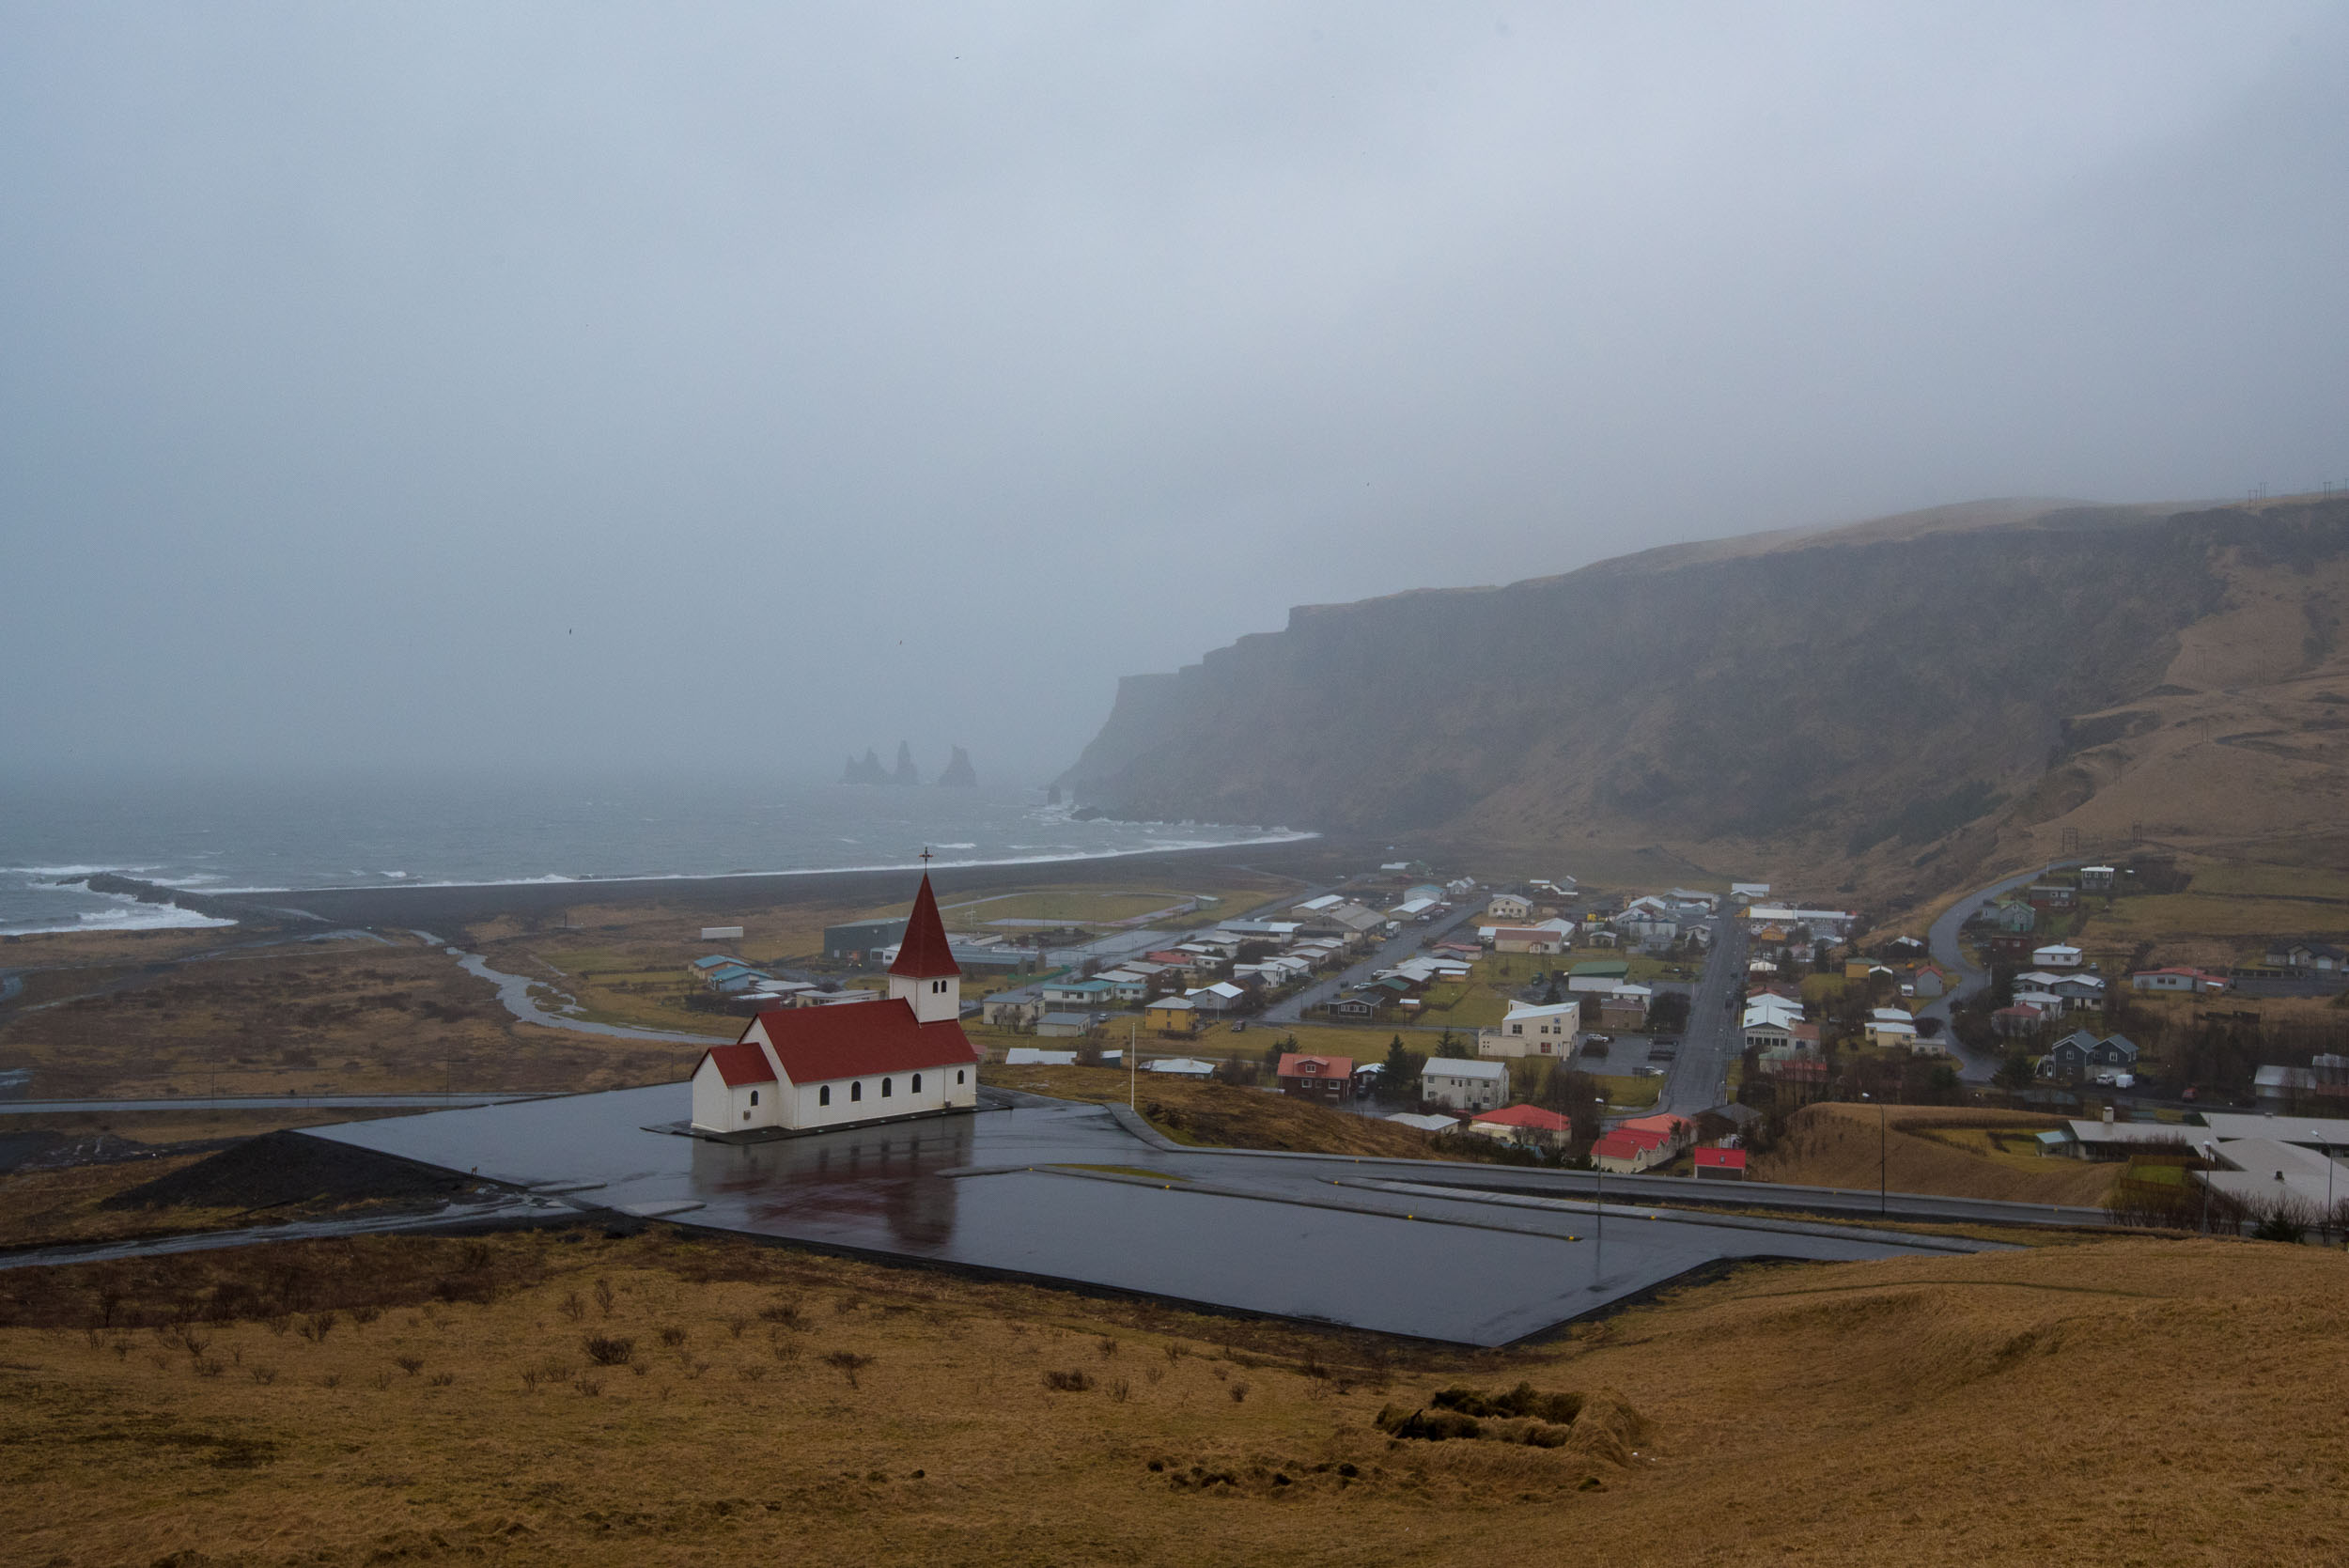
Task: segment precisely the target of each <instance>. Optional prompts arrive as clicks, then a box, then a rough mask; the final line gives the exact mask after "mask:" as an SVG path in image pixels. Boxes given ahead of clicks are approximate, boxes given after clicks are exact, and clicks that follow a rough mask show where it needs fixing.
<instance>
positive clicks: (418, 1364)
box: [392, 1356, 424, 1377]
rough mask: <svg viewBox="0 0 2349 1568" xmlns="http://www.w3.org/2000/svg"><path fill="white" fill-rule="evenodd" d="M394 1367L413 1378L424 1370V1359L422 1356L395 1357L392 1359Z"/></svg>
mask: <svg viewBox="0 0 2349 1568" xmlns="http://www.w3.org/2000/svg"><path fill="white" fill-rule="evenodd" d="M392 1365H394V1366H396V1367H397V1368H398V1369H399V1370H400V1371H402V1372H404V1373H406V1374H408V1375H409V1376H411V1377H413V1376H415V1375H416V1374H418V1373H420V1372H422V1371H423V1370H424V1358H423V1357H421V1356H395V1357H393V1358H392Z"/></svg>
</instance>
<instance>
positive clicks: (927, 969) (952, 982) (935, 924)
mask: <svg viewBox="0 0 2349 1568" xmlns="http://www.w3.org/2000/svg"><path fill="white" fill-rule="evenodd" d="M889 994H890V995H891V996H893V997H895V998H897V999H899V1000H901V1001H904V1002H906V1003H907V1005H909V1006H910V1007H911V1008H912V1009H913V1016H914V1017H916V1018H918V1019H920V1020H921V1021H922V1022H924V1023H944V1022H946V1021H948V1020H949V1019H952V1018H956V1017H960V1016H961V1013H962V967H961V966H960V965H959V964H957V963H956V962H955V952H954V948H953V947H952V946H951V945H950V944H949V943H948V942H947V940H946V923H945V922H944V921H943V920H941V919H940V918H939V913H938V895H937V894H936V893H932V892H931V891H930V877H929V873H928V872H924V873H923V874H922V887H921V890H920V891H919V892H917V893H915V894H914V895H913V913H912V914H910V915H909V916H908V917H907V918H906V934H905V939H904V940H903V941H901V942H899V943H898V944H897V961H896V962H895V963H894V964H892V965H890V966H889Z"/></svg>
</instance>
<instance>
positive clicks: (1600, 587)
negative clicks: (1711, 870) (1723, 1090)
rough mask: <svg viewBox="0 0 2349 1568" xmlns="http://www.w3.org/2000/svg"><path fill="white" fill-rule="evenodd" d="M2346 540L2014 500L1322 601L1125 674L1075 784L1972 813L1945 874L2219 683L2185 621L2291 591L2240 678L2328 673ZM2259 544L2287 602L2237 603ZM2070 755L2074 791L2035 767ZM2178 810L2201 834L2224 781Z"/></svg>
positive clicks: (1818, 858)
mask: <svg viewBox="0 0 2349 1568" xmlns="http://www.w3.org/2000/svg"><path fill="white" fill-rule="evenodd" d="M2345 552H2349V503H2344V502H2341V501H2333V500H2324V501H2311V502H2306V503H2279V504H2271V505H2265V506H2262V507H2225V508H2218V509H2212V510H2198V511H2187V512H2176V511H2172V510H2170V509H2169V508H2160V507H2140V506H2126V507H2123V506H2091V505H2046V504H2038V505H2022V504H2015V503H1998V504H1984V505H1980V506H1975V507H1958V508H1946V509H1942V510H1941V511H1938V512H1935V513H1930V514H1916V515H1912V516H1910V517H1907V518H1899V519H1887V520H1881V521H1878V522H1875V523H1870V524H1863V525H1860V526H1859V527H1856V528H1851V529H1843V530H1835V531H1829V532H1813V533H1806V534H1796V535H1788V536H1773V537H1770V538H1766V539H1757V540H1746V541H1737V540H1732V541H1723V542H1721V543H1719V544H1717V545H1712V546H1697V547H1676V548H1673V549H1668V550H1664V551H1652V552H1649V553H1648V554H1645V555H1639V556H1631V557H1626V558H1624V559H1621V560H1617V561H1610V562H1604V563H1601V564H1599V565H1596V566H1594V567H1586V568H1584V569H1582V570H1580V571H1577V572H1573V573H1570V574H1567V575H1564V576H1561V577H1552V578H1543V579H1538V580H1534V581H1530V582H1517V583H1512V584H1510V585H1508V586H1505V587H1498V588H1476V589H1456V590H1443V591H1433V592H1420V593H1406V594H1398V595H1395V596H1392V597H1390V598H1378V599H1371V600H1365V601H1362V602H1360V603H1355V604H1346V605H1316V606H1308V607H1303V608H1299V609H1298V610H1295V611H1293V612H1292V613H1291V614H1290V616H1289V623H1288V625H1287V627H1286V628H1285V629H1283V630H1281V631H1278V632H1269V633H1263V634H1259V635H1254V636H1249V637H1243V638H1241V639H1240V640H1239V641H1238V642H1237V643H1235V644H1232V645H1231V646H1229V647H1225V648H1220V649H1217V650H1216V651H1214V652H1212V653H1210V654H1208V655H1207V656H1206V658H1205V659H1203V660H1201V661H1200V662H1199V663H1197V664H1195V665H1190V666H1188V667H1186V668H1184V669H1182V670H1180V671H1178V672H1175V674H1172V675H1137V676H1131V677H1128V679H1126V680H1125V681H1124V682H1122V683H1121V685H1120V688H1119V692H1118V699H1117V704H1116V706H1115V708H1114V710H1113V711H1112V714H1111V716H1110V719H1109V721H1108V722H1107V723H1106V724H1105V725H1104V726H1103V728H1102V730H1101V732H1100V734H1099V735H1098V736H1097V737H1095V739H1094V740H1093V742H1092V743H1091V744H1090V745H1089V746H1087V747H1086V748H1085V751H1084V753H1083V754H1082V755H1081V757H1080V758H1079V760H1078V761H1077V763H1076V764H1075V766H1073V767H1072V768H1070V769H1069V770H1068V772H1067V773H1066V775H1065V777H1064V782H1065V783H1066V784H1069V785H1070V786H1072V787H1073V788H1074V790H1075V791H1076V793H1077V794H1078V796H1079V798H1080V799H1081V800H1083V801H1085V802H1087V803H1089V804H1093V805H1097V806H1100V807H1102V808H1103V809H1105V810H1107V811H1109V812H1112V813H1113V814H1116V815H1130V816H1135V817H1196V818H1202V819H1214V820H1225V821H1282V822H1286V823H1289V824H1291V825H1294V826H1307V827H1315V828H1321V829H1325V830H1333V831H1374V832H1378V833H1390V834H1392V833H1398V832H1411V831H1434V832H1438V833H1446V834H1451V835H1455V836H1459V837H1463V838H1470V839H1475V840H1480V841H1486V842H1493V843H1508V844H1570V843H1572V842H1575V841H1577V840H1586V839H1592V838H1597V839H1603V840H1609V841H1617V842H1629V841H1633V840H1655V841H1658V842H1663V843H1669V844H1672V845H1674V846H1680V847H1682V848H1683V849H1684V851H1685V852H1688V853H1690V854H1692V855H1694V856H1696V857H1697V858H1699V859H1703V858H1705V857H1707V856H1708V855H1709V856H1711V857H1712V858H1716V859H1718V858H1719V857H1721V856H1724V855H1734V856H1740V857H1745V858H1746V859H1747V860H1749V861H1750V859H1752V858H1753V857H1756V856H1759V857H1761V858H1762V859H1764V860H1765V861H1768V860H1776V861H1777V862H1779V863H1781V864H1789V865H1796V866H1799V867H1801V868H1802V869H1804V871H1805V872H1806V874H1808V875H1812V876H1819V875H1828V874H1835V868H1836V866H1837V863H1838V862H1844V861H1856V860H1862V859H1865V860H1868V861H1870V862H1871V863H1875V864H1877V865H1879V866H1881V865H1883V864H1886V863H1890V862H1894V861H1899V862H1918V861H1919V860H1920V859H1924V860H1927V861H1930V859H1931V858H1932V856H1931V855H1930V854H1929V853H1928V851H1929V849H1930V846H1936V845H1943V846H1944V847H1948V846H1947V845H1946V844H1945V841H1949V840H1951V839H1952V836H1953V835H1956V836H1961V837H1962V836H1963V835H1964V834H1965V833H1966V832H1967V831H1968V830H1969V829H1970V830H1971V831H1972V833H1973V837H1974V839H1975V841H1976V842H1974V843H1973V844H1972V845H1971V846H1970V847H1969V852H1968V853H1966V854H1960V855H1954V856H1950V857H1947V859H1948V860H1949V862H1950V864H1949V866H1948V869H1949V870H1950V871H1951V872H1952V874H1954V872H1955V871H1957V870H1959V869H1963V868H1965V867H1967V866H1969V865H1970V864H1971V863H1972V862H1973V861H1975V860H1979V859H1980V858H1981V856H1982V855H1983V854H1984V853H1987V852H1988V850H1989V849H1990V847H1991V845H1992V844H1993V843H1994V842H1995V841H1996V838H1997V835H1998V833H1999V832H2003V831H2007V830H2009V829H2020V830H2030V829H2031V828H2033V827H2034V826H2036V825H2037V823H2039V822H2042V821H2049V820H2052V819H2053V818H2054V817H2055V816H2058V815H2064V814H2066V813H2071V812H2074V811H2077V810H2078V809H2080V808H2081V807H2083V806H2085V805H2086V804H2087V803H2088V798H2089V797H2093V796H2095V795H2097V794H2098V793H2100V792H2101V791H2102V790H2103V789H2104V787H2105V786H2106V785H2108V784H2112V783H2113V782H2115V780H2117V778H2118V777H2119V774H2120V773H2121V772H2126V771H2128V770H2129V768H2128V758H2129V757H2130V756H2132V755H2135V754H2137V753H2131V752H2129V750H2128V748H2129V747H2130V746H2131V745H2135V746H2136V747H2137V752H2138V753H2145V754H2147V755H2150V754H2151V753H2149V752H2146V749H2145V747H2144V745H2143V741H2142V737H2145V736H2146V735H2147V734H2149V733H2150V732H2151V731H2152V730H2157V729H2160V728H2163V727H2165V721H2164V719H2163V715H2162V713H2161V712H2160V711H2158V709H2159V707H2160V705H2161V704H2163V703H2170V704H2175V703H2178V702H2180V701H2183V700H2184V699H2186V698H2193V697H2202V696H2207V695H2209V694H2210V688H2209V687H2208V686H2206V685H2203V684H2201V683H2199V682H2198V683H2197V684H2195V685H2193V686H2192V687H2191V688H2188V687H2186V686H2180V685H2177V684H2175V683H2174V682H2172V680H2171V678H2170V677H2171V675H2172V674H2173V672H2172V666H2173V665H2174V664H2176V663H2177V662H2178V661H2179V660H2180V659H2181V657H2182V656H2183V655H2184V654H2186V652H2188V651H2189V648H2188V644H2189V643H2192V644H2194V648H2193V650H2192V651H2194V652H2195V653H2196V656H2197V657H2201V656H2202V654H2203V653H2204V652H2206V651H2207V650H2205V649H2204V648H2203V647H2202V644H2211V643H2213V642H2214V639H2213V638H2212V637H2210V636H2204V637H2202V638H2201V639H2200V640H2199V641H2197V640H2195V639H2193V638H2190V637H2189V636H2188V633H2189V632H2191V631H2192V630H2193V629H2196V628H2197V627H2198V626H2201V627H2203V628H2205V629H2217V630H2219V631H2221V632H2223V633H2224V634H2223V635H2220V636H2218V637H2217V639H2216V642H2217V643H2225V644H2240V643H2241V642H2243V640H2244V638H2245V637H2246V636H2250V635H2251V634H2252V633H2253V631H2254V629H2257V631H2258V635H2259V636H2262V637H2265V636H2270V635H2271V633H2272V627H2273V625H2274V624H2276V620H2275V618H2276V614H2277V613H2284V614H2286V615H2288V617H2289V619H2290V620H2291V624H2292V627H2293V637H2292V644H2293V645H2292V647H2291V649H2290V650H2289V653H2290V657H2289V658H2284V657H2283V656H2282V655H2280V654H2278V655H2275V656H2273V657H2270V656H2268V655H2264V654H2263V655H2262V656H2261V661H2260V663H2259V667H2258V668H2256V669H2254V670H2252V671H2250V672H2248V675H2246V676H2245V680H2244V681H2238V682H2236V685H2237V687H2240V686H2242V685H2243V684H2246V682H2248V684H2249V685H2252V686H2256V687H2258V688H2260V689H2262V690H2263V691H2266V690H2268V689H2271V688H2273V689H2279V690H2280V689H2281V688H2283V687H2287V686H2289V685H2290V684H2291V683H2293V682H2298V681H2305V680H2307V679H2309V678H2310V677H2315V676H2322V675H2328V674H2332V673H2340V672H2335V671H2333V670H2332V665H2333V661H2334V645H2333V643H2334V638H2333V628H2334V627H2335V626H2336V625H2337V624H2338V614H2339V612H2340V610H2341V607H2342V601H2343V599H2344V598H2349V593H2344V588H2345V587H2349V584H2344V583H2342V582H2340V581H2339V573H2340V568H2341V563H2342V559H2343V556H2344V553H2345ZM2320 568H2323V569H2321V570H2320ZM2261 573H2266V574H2269V575H2274V574H2278V573H2280V574H2281V575H2282V576H2283V577H2284V578H2285V579H2286V580H2288V581H2290V582H2297V583H2299V584H2300V589H2299V593H2300V598H2299V599H2297V600H2295V602H2294V603H2293V604H2292V605H2291V606H2290V607H2288V609H2286V610H2284V611H2281V612H2278V611H2276V610H2274V609H2273V608H2272V607H2271V609H2270V611H2269V612H2268V613H2264V614H2260V615H2250V616H2248V617H2247V616H2238V617H2235V619H2238V620H2242V621H2243V623H2244V624H2243V625H2241V626H2239V627H2236V626H2233V623H2232V621H2230V620H2229V618H2228V616H2227V615H2226V612H2227V611H2228V609H2229V607H2230V606H2231V604H2232V603H2233V602H2234V600H2235V599H2236V598H2240V597H2241V596H2242V594H2243V593H2245V592H2248V591H2249V588H2250V586H2251V585H2252V579H2253V578H2254V577H2258V576H2259V574H2261ZM2260 581H2261V582H2264V581H2265V580H2264V578H2261V579H2260ZM2222 623H2224V624H2222ZM2229 627H2232V630H2230V629H2228V628H2229ZM2231 678H2232V677H2231ZM2166 686H2168V687H2170V690H2168V691H2164V690H2163V689H2164V688H2165V687H2166ZM2271 694H2272V693H2271ZM2302 695H2304V696H2307V695H2310V693H2302ZM2148 697H2150V698H2151V699H2152V700H2153V701H2154V703H2155V707H2154V708H2148V709H2144V710H2143V711H2142V713H2141V714H2140V715H2139V716H2137V717H2129V716H2122V717H2120V718H2118V719H2117V720H2116V719H2114V718H2113V717H2112V716H2111V710H2113V709H2115V708H2116V706H2118V705H2122V704H2124V703H2129V702H2132V701H2136V700H2138V699H2140V698H2148ZM2100 715H2101V716H2105V717H2104V719H2103V720H2102V721H2101V722H2100V721H2099V716H2100ZM2214 738H2215V737H2214ZM2116 748H2118V750H2116ZM2089 753H2095V755H2094V756H2093V757H2089V758H2088V763H2083V762H2082V761H2081V759H2082V758H2083V757H2087V756H2088V754H2089ZM2089 763H2092V764H2093V765H2094V766H2093V767H2091V768H2090V772H2089V773H2088V774H2081V773H2079V771H2078V769H2079V768H2080V767H2083V766H2088V765H2089ZM2066 768H2071V769H2072V772H2071V773H2070V774H2065V772H2064V770H2065V769H2066ZM2095 768H2105V769H2107V770H2108V771H2110V772H2112V775H2113V776H2112V777H2111V778H2100V777H2096V776H2093V775H2094V770H2095ZM2060 774H2062V775H2064V776H2066V777H2071V778H2074V779H2075V782H2077V780H2078V779H2081V778H2085V779H2087V781H2088V787H2087V788H2086V791H2085V794H2084V795H2083V794H2082V792H2081V790H2079V789H2077V788H2067V789H2064V790H2058V791H2056V792H2055V794H2056V795H2060V796H2062V797H2064V799H2062V800H2056V799H2054V797H2052V796H2050V794H2049V791H2048V789H2047V788H2046V785H2047V783H2048V781H2049V780H2050V779H2051V778H2054V777H2056V776H2058V775H2060ZM2272 775H2273V770H2272V769H2270V770H2269V771H2268V775H2265V777H2266V778H2267V782H2268V783H2269V784H2272V783H2273V782H2274V779H2273V776H2272ZM2250 783H2251V784H2253V785H2257V786H2260V787H2264V785H2263V784H2261V782H2260V781H2258V780H2254V781H2250ZM2243 784H2244V781H2237V782H2236V784H2235V785H2233V786H2231V788H2235V789H2239V788H2240V787H2242V785H2243ZM2189 793H2190V792H2189ZM2075 796H2077V797H2079V798H2078V799H2072V797H2075ZM2057 805H2061V810H2060V811H2054V810H2049V808H2050V807H2053V806H2057ZM2163 805H2164V808H2165V809H2164V813H2163V823H2164V825H2165V826H2166V827H2168V828H2170V829H2171V830H2174V831H2206V830H2207V829H2208V828H2209V826H2210V824H2209V822H2208V821H2207V820H2206V819H2207V818H2208V817H2209V816H2210V815H2211V814H2212V813H2213V812H2216V811H2219V810H2222V809H2225V808H2226V807H2227V806H2228V805H2229V802H2224V801H2221V800H2216V799H2209V798H2191V799H2178V800H2165V801H2164V802H2163ZM2232 808H2233V809H2236V810H2241V809H2242V805H2241V802H2239V801H2238V802H2233V803H2232ZM2034 813H2038V814H2040V815H2037V816H2034V815H2033V814H2034ZM2098 825H2099V826H2100V827H2101V826H2109V825H2108V824H2102V823H2101V822H2100V823H2099V824H2098ZM2143 826H2144V825H2143V823H2142V822H2141V821H2139V822H2132V823H2131V824H2130V825H2129V827H2130V829H2131V831H2142V829H2143ZM2116 831H2118V830H2116ZM1839 879H1840V877H1839Z"/></svg>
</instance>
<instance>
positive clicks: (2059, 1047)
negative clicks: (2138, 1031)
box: [2039, 1029, 2138, 1081]
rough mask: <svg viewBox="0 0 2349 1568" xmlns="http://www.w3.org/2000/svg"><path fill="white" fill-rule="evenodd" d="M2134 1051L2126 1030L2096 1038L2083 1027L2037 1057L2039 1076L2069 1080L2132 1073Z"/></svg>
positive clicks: (2135, 1052) (2134, 1064)
mask: <svg viewBox="0 0 2349 1568" xmlns="http://www.w3.org/2000/svg"><path fill="white" fill-rule="evenodd" d="M2137 1055H2138V1051H2137V1046H2136V1044H2135V1042H2133V1041H2131V1040H2130V1039H2129V1037H2128V1036H2127V1035H2125V1034H2108V1035H2106V1036H2105V1037H2104V1038H2103V1039H2101V1040H2099V1039H2098V1038H2096V1036H2094V1035H2093V1034H2091V1033H2090V1032H2088V1031H2086V1030H2084V1029H2082V1030H2077V1031H2076V1032H2073V1033H2070V1034H2067V1035H2065V1036H2064V1037H2063V1038H2062V1039H2061V1040H2058V1041H2057V1042H2056V1043H2055V1044H2054V1045H2052V1046H2050V1047H2048V1048H2047V1054H2046V1055H2045V1056H2043V1057H2041V1058H2040V1059H2039V1076H2040V1077H2041V1078H2048V1079H2061V1080H2067V1081H2069V1080H2081V1079H2093V1078H2100V1077H2104V1076H2108V1075H2109V1076H2113V1077H2118V1076H2119V1075H2121V1074H2124V1073H2126V1074H2134V1073H2135V1072H2136V1070H2137Z"/></svg>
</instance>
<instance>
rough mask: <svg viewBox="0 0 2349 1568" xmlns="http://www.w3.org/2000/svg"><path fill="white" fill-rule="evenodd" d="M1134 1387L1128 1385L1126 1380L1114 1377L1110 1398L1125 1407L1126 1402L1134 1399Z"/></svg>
mask: <svg viewBox="0 0 2349 1568" xmlns="http://www.w3.org/2000/svg"><path fill="white" fill-rule="evenodd" d="M1133 1392H1134V1390H1133V1386H1132V1385H1131V1384H1129V1383H1128V1382H1127V1381H1126V1380H1125V1379H1124V1378H1122V1377H1112V1378H1111V1379H1110V1397H1111V1398H1112V1399H1113V1400H1115V1401H1117V1403H1118V1404H1120V1405H1123V1404H1125V1403H1126V1401H1128V1399H1131V1398H1132V1397H1133Z"/></svg>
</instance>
